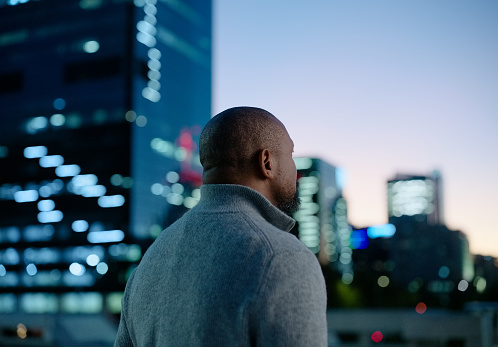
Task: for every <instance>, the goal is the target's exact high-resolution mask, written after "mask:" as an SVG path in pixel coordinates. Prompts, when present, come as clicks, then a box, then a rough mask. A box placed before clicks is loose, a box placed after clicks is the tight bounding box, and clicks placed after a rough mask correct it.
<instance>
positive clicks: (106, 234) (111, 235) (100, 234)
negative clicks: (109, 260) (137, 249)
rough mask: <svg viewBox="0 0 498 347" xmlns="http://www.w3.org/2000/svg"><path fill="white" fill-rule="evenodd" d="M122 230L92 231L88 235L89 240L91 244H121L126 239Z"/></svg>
mask: <svg viewBox="0 0 498 347" xmlns="http://www.w3.org/2000/svg"><path fill="white" fill-rule="evenodd" d="M124 236H125V235H124V232H123V231H122V230H107V231H92V232H89V233H88V235H87V240H88V242H90V243H107V242H119V241H123V239H124Z"/></svg>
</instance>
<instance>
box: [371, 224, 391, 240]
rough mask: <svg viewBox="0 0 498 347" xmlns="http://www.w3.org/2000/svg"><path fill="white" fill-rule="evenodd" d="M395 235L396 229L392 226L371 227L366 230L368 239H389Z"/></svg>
mask: <svg viewBox="0 0 498 347" xmlns="http://www.w3.org/2000/svg"><path fill="white" fill-rule="evenodd" d="M395 233H396V227H395V226H394V225H393V224H381V225H372V226H371V227H369V228H367V234H368V237H369V238H371V239H375V238H377V237H391V236H393V235H394V234H395Z"/></svg>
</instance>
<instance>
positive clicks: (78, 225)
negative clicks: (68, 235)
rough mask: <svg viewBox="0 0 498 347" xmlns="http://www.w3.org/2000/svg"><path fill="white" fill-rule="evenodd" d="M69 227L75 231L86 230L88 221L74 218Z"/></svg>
mask: <svg viewBox="0 0 498 347" xmlns="http://www.w3.org/2000/svg"><path fill="white" fill-rule="evenodd" d="M71 227H72V228H73V230H74V231H75V232H77V233H81V232H84V231H87V230H88V222H87V221H86V220H75V221H74V222H73V224H71Z"/></svg>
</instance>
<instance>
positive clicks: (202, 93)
mask: <svg viewBox="0 0 498 347" xmlns="http://www.w3.org/2000/svg"><path fill="white" fill-rule="evenodd" d="M0 50H1V52H2V53H1V55H0V105H1V106H0V107H1V113H0V123H1V126H0V167H1V168H2V173H1V175H0V303H1V304H0V313H15V312H21V313H99V312H103V311H107V312H111V313H119V310H120V304H119V302H120V297H121V295H122V291H123V289H124V285H125V282H126V279H127V276H129V274H130V272H131V271H132V270H133V268H134V267H135V266H136V264H137V262H138V261H139V260H140V258H141V255H142V254H143V252H144V251H145V249H146V248H147V247H148V245H150V243H151V242H152V241H153V240H154V238H155V237H156V236H157V235H158V233H159V232H160V231H161V230H162V229H163V228H164V227H166V226H167V225H168V224H170V223H171V222H172V221H174V220H175V219H176V218H177V217H178V216H180V215H181V214H182V213H184V212H185V211H186V210H188V209H189V208H191V207H193V206H194V205H195V204H196V202H197V200H198V198H199V190H198V189H197V188H198V186H199V185H200V177H201V176H200V172H201V171H200V163H199V158H198V152H197V148H196V140H197V137H198V135H199V133H200V130H201V127H202V126H203V125H204V124H205V123H206V122H207V121H208V120H209V119H210V113H211V1H209V0H198V1H195V0H192V1H167V0H159V1H157V0H135V1H134V2H132V1H125V0H59V1H26V0H25V1H14V0H9V1H1V2H0Z"/></svg>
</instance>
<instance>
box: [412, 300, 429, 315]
mask: <svg viewBox="0 0 498 347" xmlns="http://www.w3.org/2000/svg"><path fill="white" fill-rule="evenodd" d="M426 310H427V305H426V304H424V303H423V302H419V303H418V304H417V307H415V311H417V313H420V314H422V313H424V312H425V311H426Z"/></svg>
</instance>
